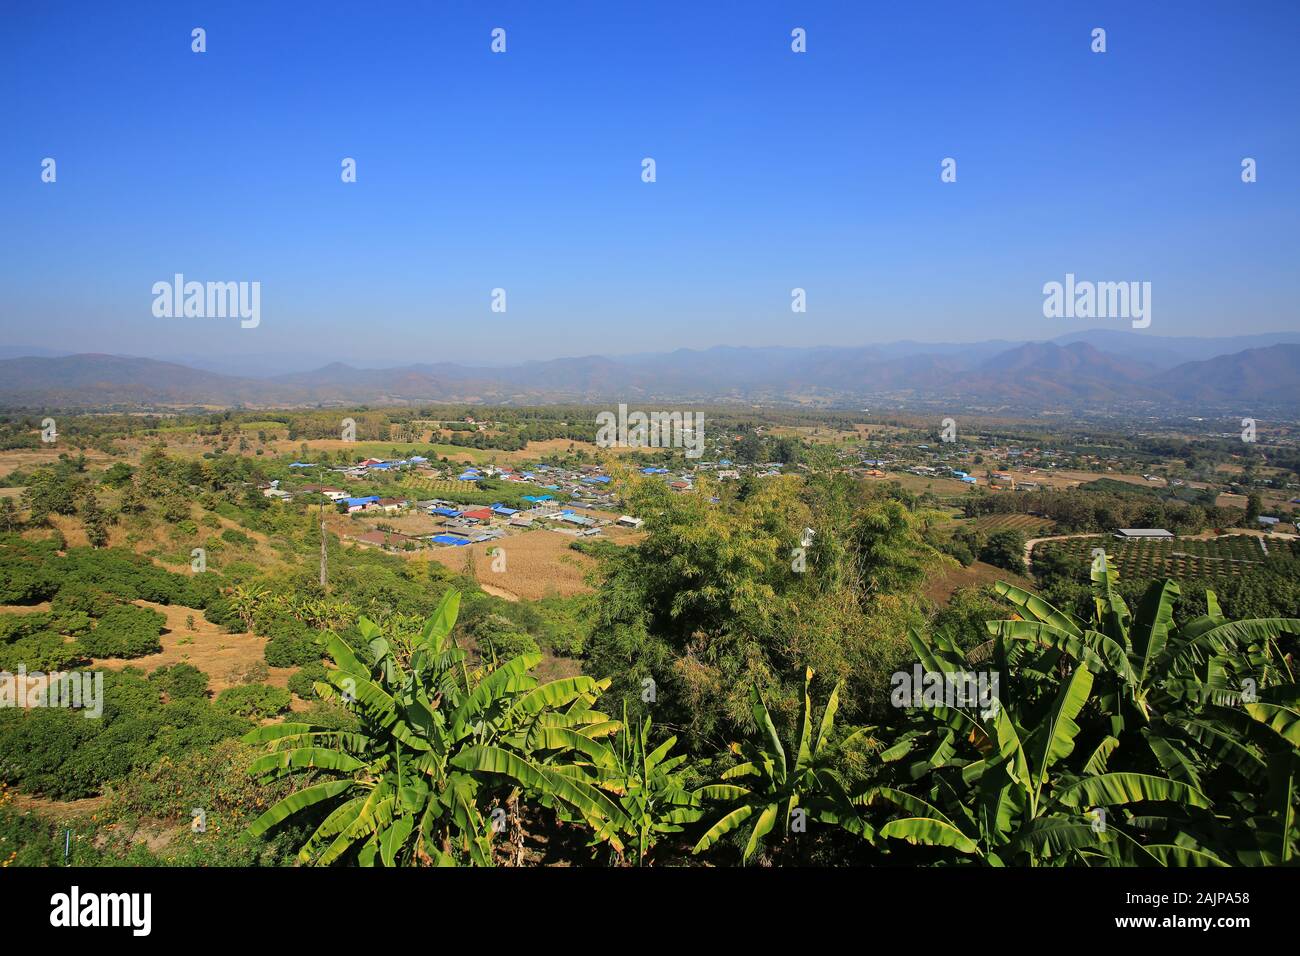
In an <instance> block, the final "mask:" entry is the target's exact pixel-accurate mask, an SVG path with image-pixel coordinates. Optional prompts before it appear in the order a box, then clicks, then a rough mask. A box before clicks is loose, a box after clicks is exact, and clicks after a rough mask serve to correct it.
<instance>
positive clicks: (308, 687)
mask: <svg viewBox="0 0 1300 956" xmlns="http://www.w3.org/2000/svg"><path fill="white" fill-rule="evenodd" d="M324 680H325V665H324V664H322V663H321V662H320V661H313V662H312V663H310V664H304V665H303V666H302V667H300V668H299V669H298V670H296V671H294V673H293V674H292V675H291V676H290V678H289V690H290V692H292V693H294V694H297V695H298V696H299V697H301V698H302V699H303V700H315V699H316V690H315V688H313V687H312V684H314V683H315V682H316V681H324Z"/></svg>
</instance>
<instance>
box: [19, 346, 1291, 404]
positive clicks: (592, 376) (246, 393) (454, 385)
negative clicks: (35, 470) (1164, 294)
mask: <svg viewBox="0 0 1300 956" xmlns="http://www.w3.org/2000/svg"><path fill="white" fill-rule="evenodd" d="M1288 337H1289V338H1294V339H1295V340H1296V341H1295V342H1276V341H1274V340H1275V339H1278V338H1288ZM1067 338H1069V339H1070V341H1067V342H1061V341H1058V340H1053V341H1050V342H1028V343H1007V342H1000V341H999V342H984V343H973V344H970V345H963V346H958V345H943V344H926V343H892V344H888V345H874V346H862V347H856V348H837V347H812V348H773V347H764V348H745V347H734V346H716V347H713V348H708V349H702V350H689V349H679V350H677V351H675V352H667V353H658V354H647V355H637V356H629V357H624V358H610V357H606V356H599V355H592V356H583V357H574V358H559V359H551V360H547V361H534V362H525V363H522V364H519V365H513V366H504V367H495V368H480V367H472V366H466V365H459V364H456V363H452V362H438V363H417V364H411V365H404V366H398V367H394V368H382V369H367V368H357V367H355V366H352V365H347V364H344V363H341V362H334V363H330V364H328V365H324V366H322V367H321V368H317V369H314V370H312V371H302V372H293V373H290V374H284V375H276V376H272V377H269V378H253V377H249V376H234V375H224V374H221V373H217V372H211V371H204V370H201V369H196V368H192V367H190V366H187V365H182V364H179V363H175V362H166V361H159V360H155V359H147V358H132V357H127V356H115V355H100V354H82V355H65V356H54V357H50V356H26V357H21V358H11V359H2V360H0V404H4V405H6V406H9V407H27V408H30V407H38V408H44V407H104V406H132V407H145V406H161V405H217V406H231V405H249V406H277V407H286V406H294V405H315V404H331V405H332V404H359V403H366V404H385V403H390V404H405V403H417V402H457V403H516V404H524V403H531V404H545V403H549V402H595V401H605V402H610V401H626V402H639V401H660V402H664V403H669V402H673V403H682V402H692V401H696V402H703V401H724V402H725V401H738V402H745V401H757V402H769V403H795V404H798V403H807V402H816V403H820V404H828V403H830V404H845V403H854V402H858V401H867V400H871V401H881V400H883V401H886V402H887V403H894V404H898V405H907V404H918V403H931V402H942V401H960V402H962V403H963V404H964V405H970V404H972V403H974V404H975V405H978V406H979V407H985V408H990V407H998V406H1002V407H1006V408H1008V409H1021V410H1033V411H1037V410H1045V409H1052V408H1069V407H1078V406H1082V405H1087V406H1106V405H1118V404H1123V403H1135V402H1136V403H1149V404H1152V405H1155V406H1161V405H1165V406H1199V405H1204V404H1207V403H1208V404H1221V405H1239V404H1242V403H1263V404H1267V405H1269V406H1270V407H1281V408H1296V409H1300V370H1298V369H1300V366H1298V363H1297V359H1300V334H1295V335H1288V334H1287V333H1277V334H1273V335H1269V336H1236V337H1231V338H1227V339H1223V340H1215V339H1170V340H1162V339H1154V338H1150V337H1145V336H1140V335H1137V334H1135V333H1126V332H1108V331H1105V330H1099V331H1098V332H1096V333H1095V334H1092V335H1083V334H1080V335H1072V336H1069V337H1067ZM1243 341H1246V342H1252V343H1263V344H1257V345H1254V346H1253V347H1247V348H1242V349H1238V350H1236V351H1232V352H1217V351H1215V349H1214V346H1213V345H1212V343H1214V342H1222V343H1226V344H1227V345H1228V346H1232V345H1237V344H1241V343H1242V342H1243ZM1096 342H1102V343H1103V344H1108V345H1110V346H1111V348H1109V349H1103V348H1101V347H1099V346H1098V345H1096V344H1095V343H1096ZM1171 343H1172V344H1171ZM1184 355H1192V356H1198V357H1196V358H1192V359H1181V360H1179V361H1177V362H1175V363H1174V364H1172V365H1170V364H1169V363H1170V362H1171V361H1173V359H1175V358H1178V357H1180V356H1184Z"/></svg>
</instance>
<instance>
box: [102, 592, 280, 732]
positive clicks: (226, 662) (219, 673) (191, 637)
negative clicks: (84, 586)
mask: <svg viewBox="0 0 1300 956" xmlns="http://www.w3.org/2000/svg"><path fill="white" fill-rule="evenodd" d="M134 603H136V604H138V605H139V606H140V607H147V608H152V609H153V610H155V611H158V612H160V613H161V614H163V615H164V616H166V618H167V623H166V630H165V631H163V634H162V637H161V638H160V639H159V640H160V643H161V644H162V648H163V649H162V651H161V652H159V653H157V654H149V655H147V656H145V657H136V658H132V659H131V660H123V659H121V658H105V659H102V660H95V661H93V662H92V666H94V667H103V668H105V669H106V670H121V669H122V668H124V667H137V668H139V669H141V670H143V671H146V672H149V671H153V670H157V669H158V668H159V667H168V666H170V665H172V664H191V665H193V666H194V667H197V668H198V669H199V670H201V671H203V673H205V674H207V675H208V679H209V681H210V684H209V687H210V688H211V690H212V692H213V693H214V694H219V693H221V691H223V690H225V689H226V688H228V687H235V686H237V685H238V684H239V681H238V680H233V681H232V680H231V679H230V677H231V674H232V671H236V670H237V671H239V672H241V673H242V672H245V671H247V670H248V669H249V668H250V667H252V666H253V665H256V664H258V663H261V662H263V661H264V657H263V651H264V649H265V648H266V645H267V640H266V638H264V637H258V636H257V635H255V634H249V633H244V634H227V633H225V632H224V631H222V630H221V629H220V628H219V627H217V625H215V624H213V623H211V622H210V621H209V620H208V619H207V618H206V617H204V616H203V612H202V611H200V610H197V609H195V608H190V607H184V606H182V605H179V604H154V603H152V602H150V601H136V602H134ZM190 615H193V617H194V627H195V629H194V630H193V631H191V630H189V629H187V628H186V626H185V619H186V617H188V616H190ZM296 670H297V668H296V667H272V668H270V676H269V677H268V678H267V679H266V681H265V683H267V684H271V685H272V686H274V687H287V686H288V684H289V678H290V676H292V675H293V673H294V672H295V671H296ZM294 704H295V709H298V706H297V705H298V704H299V702H298V700H297V699H296V698H295V700H294Z"/></svg>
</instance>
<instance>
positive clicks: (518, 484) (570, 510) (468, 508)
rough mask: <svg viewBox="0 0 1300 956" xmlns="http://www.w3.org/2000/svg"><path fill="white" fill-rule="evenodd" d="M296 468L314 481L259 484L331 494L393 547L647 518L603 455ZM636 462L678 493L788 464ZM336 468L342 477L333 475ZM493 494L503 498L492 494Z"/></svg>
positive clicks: (337, 510) (337, 505) (341, 510)
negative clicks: (524, 463)
mask: <svg viewBox="0 0 1300 956" xmlns="http://www.w3.org/2000/svg"><path fill="white" fill-rule="evenodd" d="M289 468H290V469H291V471H292V472H293V473H294V474H295V475H302V476H305V477H308V478H310V479H313V480H310V481H308V482H307V483H299V482H298V481H296V480H294V479H292V478H291V479H286V480H283V481H282V480H278V479H277V480H273V481H269V482H263V483H261V484H260V485H259V490H260V491H261V493H262V495H263V496H264V497H266V498H268V499H271V500H273V501H278V502H289V501H295V500H296V501H303V502H306V503H309V504H310V503H320V504H321V505H322V506H323V505H324V504H325V503H326V502H328V503H330V504H331V505H333V509H332V510H333V513H334V514H336V515H342V516H346V517H348V518H350V519H352V520H351V521H349V522H348V525H347V526H346V530H344V531H343V532H342V536H343V537H344V538H346V539H347V540H350V541H353V542H355V543H357V544H360V545H363V546H369V547H377V548H384V549H386V550H390V551H406V552H409V551H414V550H419V549H423V548H458V547H465V546H468V545H473V544H481V543H485V542H492V541H497V540H500V539H504V538H506V537H508V536H511V535H515V534H521V533H524V532H528V531H536V530H547V531H554V532H558V533H560V534H565V535H569V536H571V537H573V538H574V539H575V540H581V539H586V538H592V537H595V536H606V537H608V536H611V535H614V536H618V537H625V536H620V535H619V532H635V531H638V530H639V529H640V528H641V526H642V524H643V519H642V518H639V517H636V516H634V515H628V514H622V513H620V511H619V510H618V507H617V506H618V500H617V496H616V495H615V494H614V492H613V491H612V490H611V488H612V484H613V480H614V478H613V476H612V475H610V474H609V473H608V472H607V471H606V469H605V467H604V466H602V465H597V464H584V465H580V466H576V467H561V466H558V465H548V464H536V465H531V466H529V467H527V468H513V467H510V466H506V465H501V466H497V465H490V464H489V465H481V466H468V465H466V466H462V467H451V468H448V467H447V466H446V465H444V464H441V463H438V462H434V461H431V460H430V459H428V458H426V457H424V456H420V455H413V456H410V457H408V458H400V459H389V460H385V459H379V458H366V459H362V460H361V461H358V462H356V463H355V464H352V465H343V466H330V465H327V464H324V463H315V462H303V461H295V462H292V463H291V464H290V465H289ZM637 471H638V472H639V473H640V474H641V475H644V476H647V477H651V478H655V479H660V480H662V481H664V482H665V483H666V484H667V486H668V487H669V488H671V489H672V490H673V491H674V492H678V493H688V492H693V491H694V490H695V488H696V482H697V480H698V477H699V476H700V475H703V474H708V475H710V476H711V477H713V478H715V479H717V480H719V481H735V480H739V479H740V478H741V476H742V474H744V473H750V472H752V473H753V474H755V475H756V476H759V477H770V476H774V475H779V474H780V473H781V465H780V464H779V463H769V464H765V465H762V466H748V465H740V464H737V463H734V462H732V461H730V460H728V459H722V460H720V461H717V462H701V463H699V464H695V465H690V466H687V467H685V468H678V469H670V468H666V467H661V466H645V467H641V468H639V469H637ZM327 476H328V479H329V480H333V481H335V482H337V483H336V484H330V483H328V480H326V477H327ZM318 482H319V483H318ZM349 484H352V485H354V486H356V485H360V486H367V485H369V486H373V485H376V484H381V485H382V486H383V488H384V489H385V490H386V491H387V493H364V494H363V493H359V491H358V490H357V489H356V488H353V489H349V488H348V487H346V486H347V485H349ZM389 489H391V490H389ZM367 490H372V491H373V490H374V489H367ZM493 491H496V492H497V494H496V495H493V494H492V492H493ZM485 494H486V496H487V497H499V498H500V500H495V501H490V502H485V501H484V498H485Z"/></svg>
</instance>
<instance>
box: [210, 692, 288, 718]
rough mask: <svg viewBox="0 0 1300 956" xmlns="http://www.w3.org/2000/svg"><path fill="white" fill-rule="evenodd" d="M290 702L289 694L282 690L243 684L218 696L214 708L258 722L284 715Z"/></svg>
mask: <svg viewBox="0 0 1300 956" xmlns="http://www.w3.org/2000/svg"><path fill="white" fill-rule="evenodd" d="M292 700H293V699H292V698H291V697H290V696H289V692H288V691H287V690H284V689H283V688H280V687H271V686H270V685H268V684H244V685H242V686H240V687H229V688H227V689H226V690H223V691H222V692H221V693H220V694H218V695H217V702H216V708H217V710H219V711H221V712H222V713H224V714H232V715H234V716H236V717H252V718H255V719H258V720H260V719H262V718H265V717H274V716H275V715H276V714H282V713H284V712H285V711H286V710H288V709H289V705H290V703H292Z"/></svg>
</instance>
